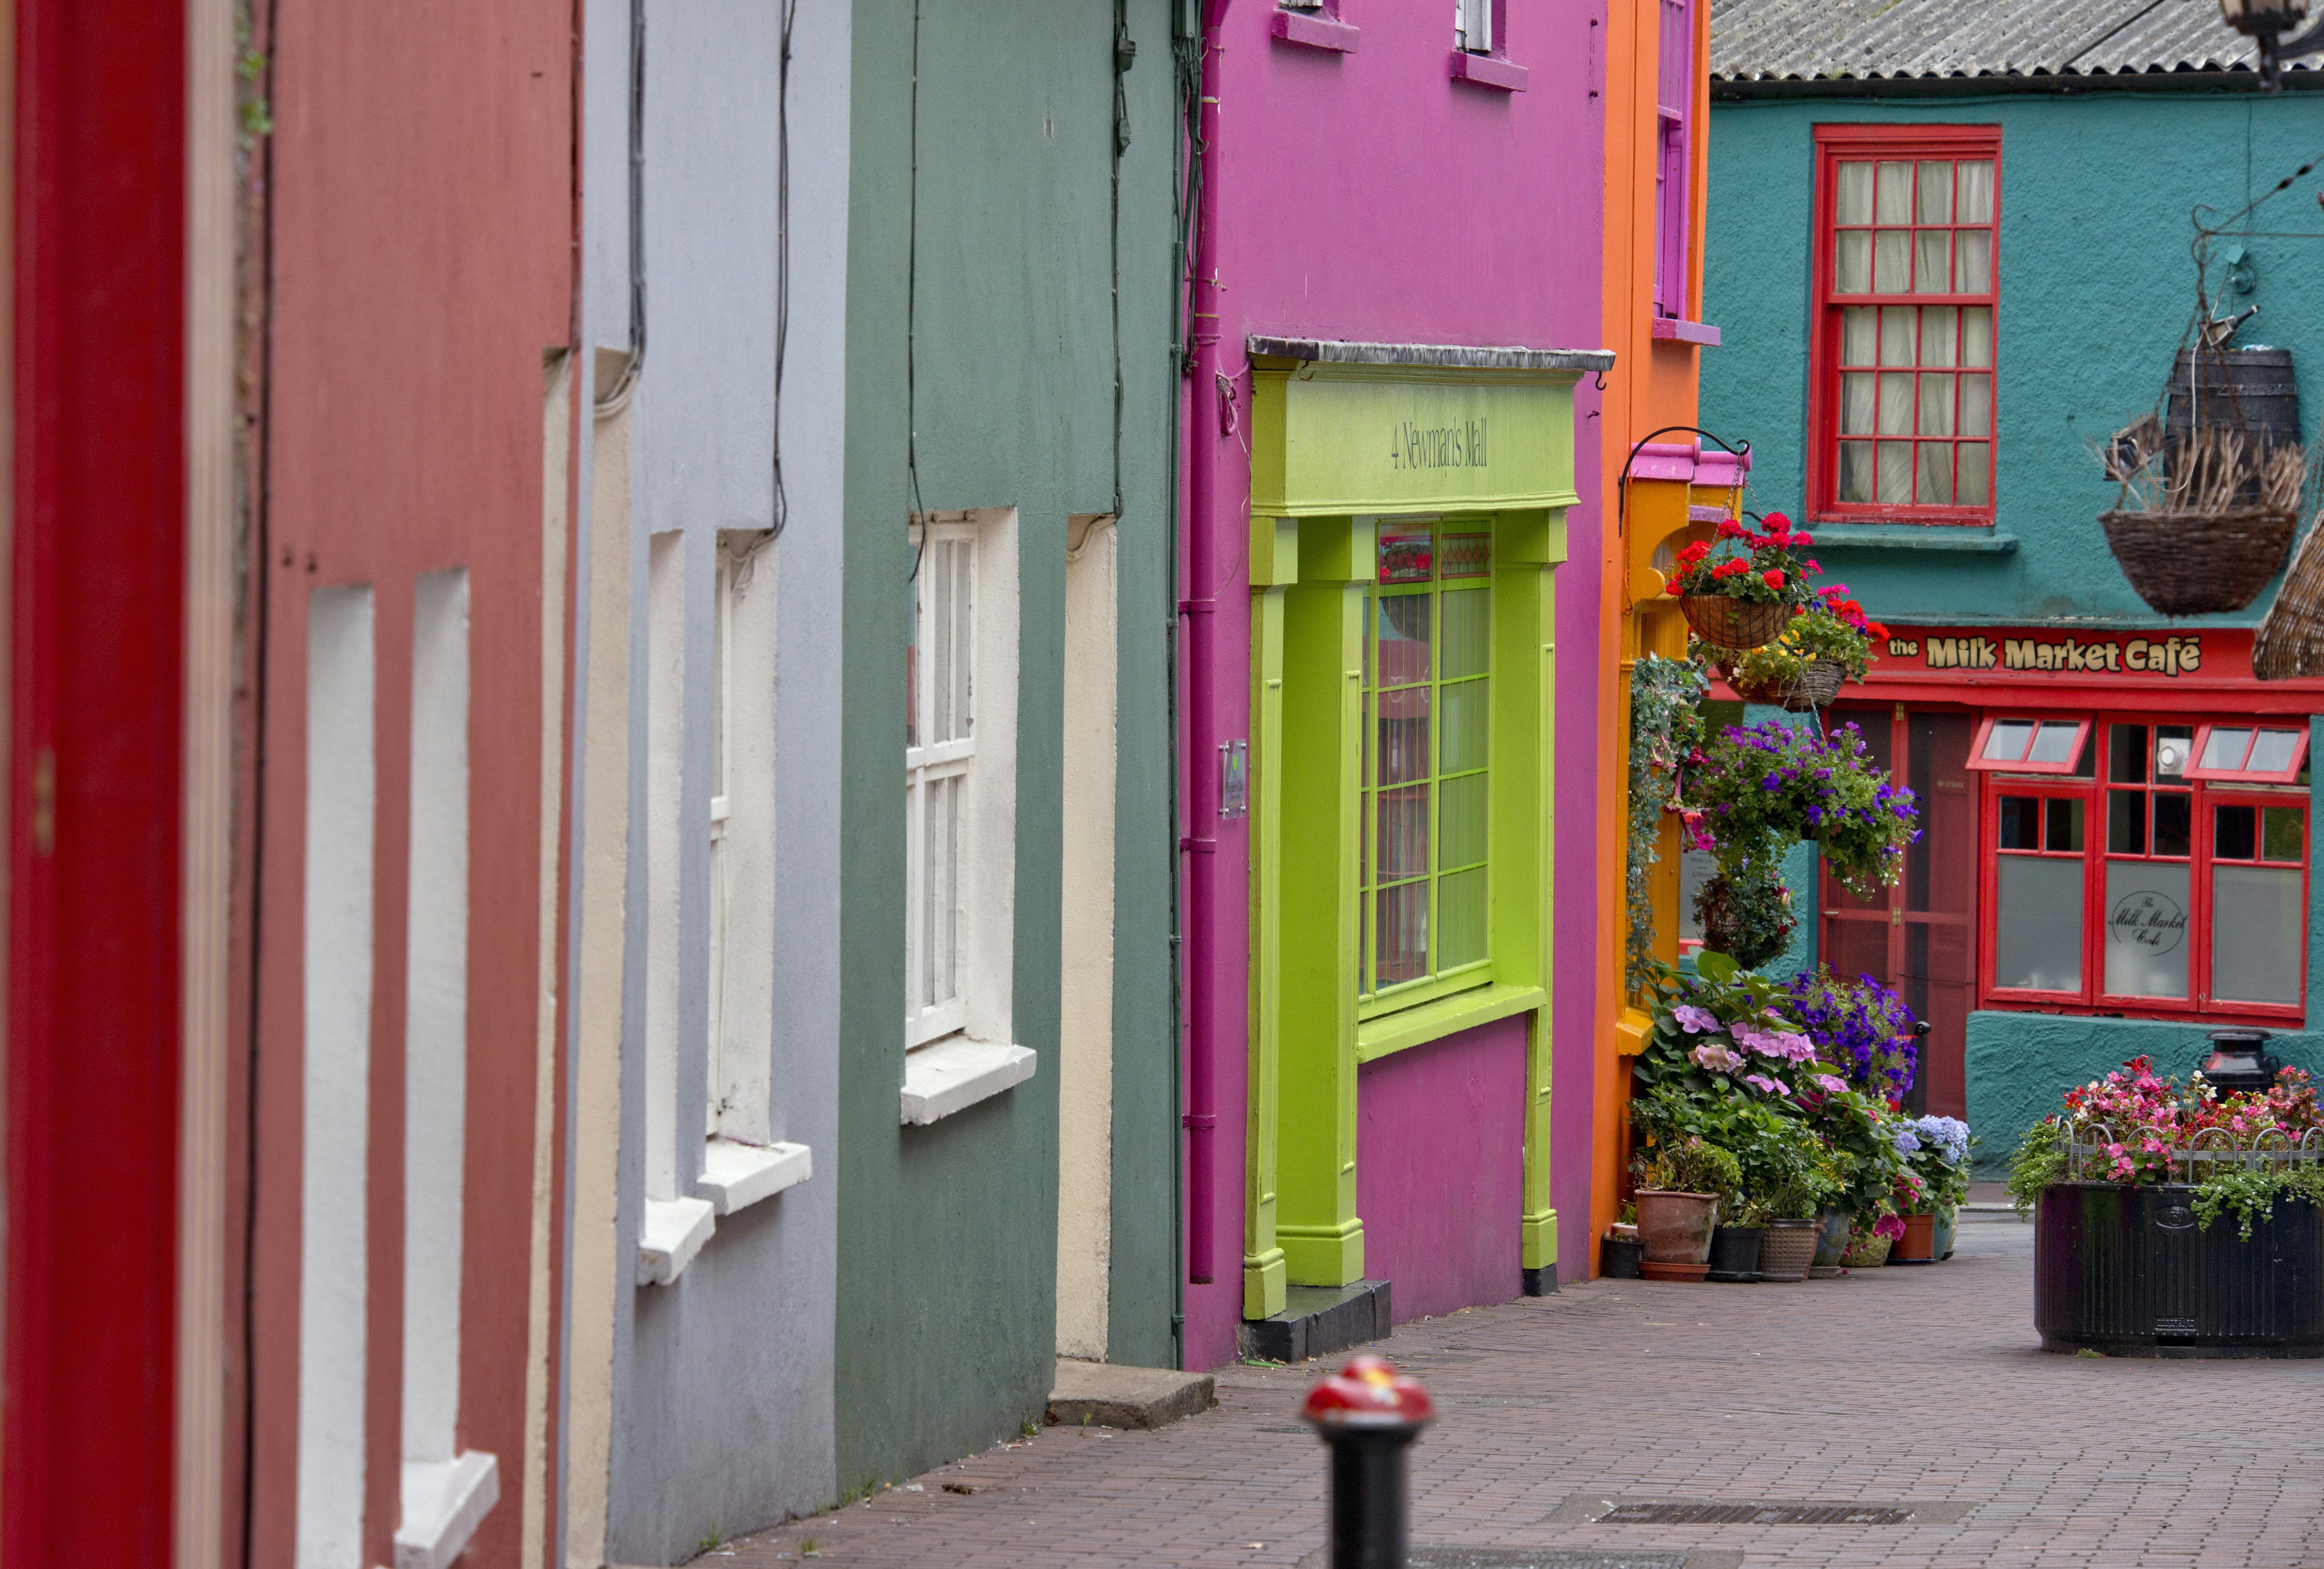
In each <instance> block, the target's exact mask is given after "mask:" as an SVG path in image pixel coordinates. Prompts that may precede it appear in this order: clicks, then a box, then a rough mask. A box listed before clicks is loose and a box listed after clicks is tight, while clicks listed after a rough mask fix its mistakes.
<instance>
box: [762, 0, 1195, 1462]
mask: <svg viewBox="0 0 2324 1569" xmlns="http://www.w3.org/2000/svg"><path fill="white" fill-rule="evenodd" d="M914 19H915V5H913V4H909V3H907V0H862V3H860V4H858V5H857V6H856V8H855V22H854V29H855V31H854V59H853V73H852V84H853V107H852V122H853V144H852V146H851V149H850V154H849V155H850V160H851V164H850V188H851V194H850V218H849V233H848V246H849V256H848V280H849V287H848V306H847V309H848V322H847V329H848V361H847V386H846V391H845V399H846V411H847V427H846V448H847V450H846V487H847V488H846V512H847V520H846V521H847V530H846V531H847V547H846V549H847V558H846V589H845V609H844V614H845V626H846V633H845V636H846V646H847V658H846V660H845V666H844V671H845V673H844V702H845V720H844V726H845V729H844V734H845V740H844V756H843V759H842V772H843V775H844V790H845V797H846V798H845V801H844V807H843V813H844V824H845V843H846V846H847V848H846V860H845V863H844V882H843V895H842V899H843V904H842V915H841V919H842V926H843V933H842V937H843V941H844V946H845V953H846V963H845V970H844V976H845V978H844V994H843V999H842V1025H841V1029H842V1041H841V1054H842V1060H841V1082H840V1100H841V1105H840V1119H841V1121H840V1136H839V1149H838V1162H837V1164H838V1172H837V1177H838V1182H839V1186H840V1197H839V1203H840V1238H841V1244H840V1250H839V1279H838V1330H837V1334H838V1352H837V1372H836V1382H837V1389H836V1406H837V1422H838V1431H837V1435H836V1449H837V1471H838V1476H839V1481H840V1482H841V1485H842V1486H844V1487H845V1486H853V1485H856V1484H858V1483H860V1482H862V1481H865V1480H867V1479H871V1478H886V1479H892V1478H897V1477H900V1476H904V1475H908V1474H909V1473H911V1472H917V1471H920V1470H924V1469H926V1468H927V1467H928V1466H930V1465H933V1464H936V1463H941V1462H943V1461H945V1460H948V1459H951V1458H953V1457H954V1456H957V1455H959V1454H964V1453H968V1452H970V1451H973V1450H975V1449H979V1448H982V1447H983V1446H985V1445H987V1444H991V1443H993V1442H994V1441H995V1440H998V1439H1001V1438H1010V1437H1014V1436H1016V1435H1017V1434H1018V1431H1019V1427H1020V1426H1021V1425H1022V1424H1023V1423H1025V1422H1027V1421H1030V1420H1037V1419H1038V1417H1039V1416H1040V1413H1041V1411H1042V1408H1043V1407H1044V1405H1045V1403H1046V1400H1047V1394H1048V1390H1049V1385H1050V1378H1051V1371H1052V1366H1053V1358H1054V1355H1055V1337H1056V1301H1055V1293H1056V1269H1055V1252H1056V1183H1057V1159H1056V1139H1057V1079H1056V1049H1057V1007H1058V952H1059V933H1058V929H1057V923H1058V914H1057V912H1058V897H1059V879H1060V865H1059V862H1060V854H1061V846H1060V831H1061V828H1060V818H1059V812H1060V809H1061V808H1060V783H1059V781H1060V770H1061V763H1062V746H1061V735H1060V725H1061V719H1060V715H1061V713H1062V702H1063V673H1062V646H1063V620H1064V588H1065V526H1066V520H1067V518H1068V516H1069V515H1070V514H1073V513H1076V512H1110V511H1111V510H1112V508H1113V504H1114V503H1113V494H1114V431H1115V425H1114V365H1113V349H1112V345H1113V327H1112V315H1111V312H1112V272H1111V266H1112V263H1111V258H1110V244H1109V240H1110V224H1111V217H1110V198H1111V176H1112V145H1113V91H1114V89H1113V17H1112V7H1111V6H1107V5H1091V4H1086V3H1081V4H1076V3H1074V0H1009V3H1007V4H993V3H991V0H919V4H918V33H919V37H918V135H917V143H918V174H917V179H916V178H915V175H914V172H913V167H912V166H913V152H914V141H915V138H914V135H913V129H912V127H913V119H914V103H913V98H914V86H913V76H914V72H913V33H914V25H915V20H914ZM1130 28H1131V32H1132V35H1133V36H1134V37H1135V38H1136V40H1137V42H1138V44H1139V60H1138V62H1137V65H1136V67H1135V68H1134V69H1132V71H1131V72H1130V77H1129V78H1128V80H1127V83H1126V84H1125V85H1126V87H1127V88H1128V91H1129V97H1130V108H1131V114H1132V116H1133V136H1132V141H1131V145H1130V151H1129V152H1128V154H1127V155H1126V157H1125V158H1124V160H1123V181H1122V198H1121V219H1120V222H1121V229H1120V255H1121V259H1122V269H1123V270H1122V279H1121V312H1122V316H1121V343H1122V354H1123V365H1122V376H1123V382H1124V385H1125V398H1126V407H1125V411H1124V420H1123V425H1122V438H1121V487H1122V497H1123V503H1122V525H1121V529H1120V575H1121V613H1122V614H1121V623H1122V635H1121V659H1120V670H1121V680H1122V683H1123V686H1122V691H1123V700H1122V704H1121V716H1122V727H1121V740H1120V747H1121V753H1120V764H1119V775H1120V779H1119V787H1118V788H1119V791H1120V800H1119V813H1120V817H1119V822H1120V828H1119V836H1120V843H1122V844H1124V845H1126V846H1128V847H1129V854H1128V855H1127V856H1126V858H1125V860H1124V862H1123V863H1122V864H1121V866H1120V870H1119V872H1118V881H1117V888H1116V903H1117V909H1119V910H1120V912H1122V918H1121V919H1122V924H1121V925H1120V928H1119V929H1118V931H1117V941H1116V965H1117V970H1118V974H1119V981H1118V991H1117V999H1118V1001H1117V1011H1116V1045H1117V1066H1116V1069H1115V1079H1114V1084H1115V1094H1116V1097H1117V1101H1116V1104H1117V1138H1116V1144H1115V1154H1116V1180H1115V1192H1116V1195H1117V1200H1116V1205H1115V1210H1116V1227H1115V1236H1114V1253H1113V1270H1114V1281H1115V1306H1114V1311H1113V1321H1114V1330H1113V1334H1114V1339H1115V1342H1116V1345H1115V1348H1114V1349H1115V1354H1116V1355H1117V1356H1120V1357H1122V1358H1124V1359H1126V1360H1138V1361H1148V1362H1153V1361H1166V1362H1167V1361H1168V1358H1169V1282H1170V1274H1171V1269H1172V1263H1171V1257H1170V1254H1171V1246H1170V1227H1169V1209H1168V1205H1169V1170H1168V1154H1169V1143H1168V1140H1169V1137H1170V1134H1169V1131H1168V1129H1169V1117H1168V1105H1169V1076H1168V1067H1169V1051H1168V997H1169V955H1168V945H1167V929H1166V928H1167V908H1168V898H1167V891H1168V885H1167V877H1168V875H1169V872H1170V864H1169V859H1168V855H1167V844H1168V843H1169V840H1168V829H1167V813H1166V810H1165V800H1166V791H1167V777H1168V774H1167V770H1168V761H1167V759H1168V752H1167V748H1168V734H1167V725H1165V723H1164V719H1163V702H1162V688H1161V685H1160V673H1161V671H1162V669H1163V659H1164V655H1163V649H1162V640H1163V638H1164V636H1165V634H1166V632H1167V625H1168V623H1167V614H1168V611H1169V607H1170V605H1171V591H1170V587H1169V578H1168V575H1167V569H1168V565H1169V562H1170V559H1171V554H1170V544H1169V539H1170V534H1169V497H1168V491H1167V475H1168V472H1169V464H1168V455H1169V448H1168V435H1167V406H1168V405H1167V399H1168V398H1169V397H1170V396H1171V395H1172V394H1173V392H1175V386H1176V383H1175V381H1174V379H1173V378H1172V377H1171V375H1170V374H1169V370H1168V365H1167V351H1168V344H1169V336H1170V328H1169V309H1170V290H1169V281H1168V277H1169V265H1170V254H1171V253H1170V235H1171V220H1170V206H1169V188H1170V169H1171V138H1170V126H1171V108H1170V95H1169V90H1168V89H1169V53H1168V36H1167V7H1166V5H1164V4H1163V3H1162V0H1132V4H1131V5H1130ZM808 155H809V156H812V152H811V151H810V152H809V153H808ZM916 186H917V201H918V289H917V294H918V299H917V303H916V306H915V305H913V304H911V303H910V301H909V299H908V295H909V284H910V277H911V271H912V269H911V268H910V266H909V265H908V262H909V252H910V248H911V231H910V216H911V212H912V208H913V203H914V191H915V187H916ZM908 315H912V316H916V318H917V328H918V330H917V334H916V337H917V346H916V347H914V348H912V349H911V351H910V362H911V363H910V376H911V380H912V381H913V382H914V383H916V392H915V395H914V398H913V404H912V406H913V407H914V408H915V409H916V411H917V418H916V420H915V421H914V423H916V425H917V429H918V496H919V503H918V504H921V505H925V506H926V507H927V508H928V509H930V510H939V511H941V510H950V509H954V508H961V507H1010V506H1013V507H1015V508H1017V509H1019V561H1020V566H1019V625H1020V628H1021V633H1020V642H1019V660H1020V671H1019V693H1018V726H1019V741H1018V756H1017V780H1018V815H1017V849H1016V931H1015V974H1014V978H1013V1010H1014V1022H1013V1033H1014V1035H1015V1037H1016V1038H1017V1041H1018V1042H1019V1044H1021V1045H1024V1046H1028V1047H1030V1048H1033V1049H1034V1050H1035V1051H1037V1052H1038V1053H1040V1054H1041V1057H1042V1066H1041V1069H1040V1071H1039V1072H1038V1073H1037V1075H1035V1077H1034V1078H1033V1079H1031V1080H1030V1081H1029V1082H1028V1083H1026V1084H1020V1085H1019V1086H1017V1087H1016V1088H1014V1089H1012V1090H1010V1091H1007V1092H1005V1093H1003V1094H1001V1095H999V1096H996V1097H995V1098H993V1099H991V1100H990V1101H987V1102H984V1103H982V1104H979V1105H976V1106H973V1107H971V1108H969V1109H968V1110H966V1111H964V1112H958V1113H955V1114H954V1115H953V1116H951V1117H947V1118H945V1119H944V1120H943V1121H939V1122H937V1123H936V1124H935V1125H933V1126H931V1127H927V1128H914V1129H903V1128H899V1126H898V1121H897V1095H898V1091H899V1086H900V1084H901V1082H902V1077H903V1031H902V1017H901V1013H900V1011H899V1010H900V1004H901V999H902V996H903V953H902V936H903V909H904V840H903V814H902V808H903V791H902V789H901V785H902V780H901V777H900V770H901V763H902V758H901V755H900V750H899V749H900V745H901V741H902V736H903V724H904V715H903V695H904V646H905V636H906V627H907V616H908V607H909V604H910V600H909V587H908V581H907V578H908V572H909V571H910V568H911V551H910V548H909V546H908V541H907V538H906V520H907V517H908V514H909V512H911V511H912V509H913V507H914V504H915V503H914V501H913V499H912V494H911V485H910V477H909V473H908V422H907V356H908V344H907V331H906V324H907V319H908ZM795 395H796V394H795ZM1125 1122H1126V1123H1129V1124H1131V1126H1130V1128H1129V1130H1128V1131H1129V1135H1130V1136H1129V1137H1127V1138H1124V1137H1123V1136H1122V1127H1121V1125H1122V1124H1123V1123H1125ZM1125 1287H1127V1289H1125Z"/></svg>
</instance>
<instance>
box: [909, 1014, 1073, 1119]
mask: <svg viewBox="0 0 2324 1569" xmlns="http://www.w3.org/2000/svg"><path fill="white" fill-rule="evenodd" d="M1038 1066H1040V1057H1039V1056H1038V1055H1037V1053H1035V1052H1034V1051H1033V1050H1031V1049H1030V1048H1027V1047H1022V1046H1003V1045H1000V1044H998V1043H996V1042H993V1041H989V1040H973V1039H971V1038H969V1037H967V1036H965V1035H947V1036H945V1038H943V1039H942V1040H932V1041H930V1042H928V1043H927V1045H926V1046H918V1047H914V1048H912V1049H911V1050H909V1051H908V1052H906V1053H905V1054H904V1094H903V1121H904V1124H905V1126H907V1127H919V1128H924V1127H926V1126H927V1124H929V1123H930V1122H934V1121H937V1120H939V1119H941V1118H945V1117H949V1116H951V1115H952V1114H953V1113H954V1112H957V1111H961V1110H963V1109H964V1108H965V1107H969V1106H973V1105H974V1104H976V1103H977V1102H979V1101H986V1100H991V1098H992V1097H993V1096H995V1095H997V1094H1000V1093H1001V1091H1003V1090H1005V1089H1010V1088H1011V1087H1013V1086H1015V1085H1018V1084H1023V1083H1024V1082H1025V1081H1026V1080H1027V1079H1029V1078H1031V1077H1032V1076H1033V1073H1034V1070H1035V1069H1036V1068H1037V1067H1038Z"/></svg>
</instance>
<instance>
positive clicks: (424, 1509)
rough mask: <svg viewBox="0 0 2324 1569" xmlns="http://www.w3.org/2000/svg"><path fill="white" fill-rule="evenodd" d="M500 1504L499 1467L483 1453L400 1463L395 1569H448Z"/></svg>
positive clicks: (468, 1453) (477, 1450) (469, 1451)
mask: <svg viewBox="0 0 2324 1569" xmlns="http://www.w3.org/2000/svg"><path fill="white" fill-rule="evenodd" d="M500 1500H501V1468H500V1463H499V1462H498V1461H497V1460H495V1459H493V1456H491V1455H489V1454H485V1453H484V1452H483V1451H482V1450H479V1449H471V1450H468V1451H467V1452H466V1453H465V1454H460V1455H458V1456H457V1457H455V1458H454V1459H451V1460H407V1461H405V1462H404V1463H403V1519H402V1523H401V1525H399V1526H397V1527H395V1569H450V1566H451V1564H452V1561H453V1560H454V1559H455V1558H457V1557H458V1556H459V1555H460V1554H461V1553H462V1551H463V1550H465V1549H466V1547H467V1546H468V1539H469V1538H470V1537H474V1536H475V1534H476V1527H478V1526H481V1525H483V1524H484V1517H485V1516H486V1515H488V1514H490V1513H492V1512H493V1505H494V1504H496V1503H498V1502H500Z"/></svg>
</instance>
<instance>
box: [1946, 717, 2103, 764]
mask: <svg viewBox="0 0 2324 1569" xmlns="http://www.w3.org/2000/svg"><path fill="white" fill-rule="evenodd" d="M2089 739H2090V722H2089V720H2087V719H2043V718H2034V717H2023V718H2020V717H2010V716H2004V715H1994V716H1993V717H1990V718H1988V719H1987V720H1985V721H1984V722H1983V723H1981V724H1979V725H1978V727H1977V742H1976V743H1975V744H1974V745H1972V746H1971V747H1970V748H1969V763H1968V766H1969V768H1971V769H1974V770H1976V771H1978V772H1980V773H1985V772H1992V771H2001V772H2004V773H2072V772H2073V771H2075V770H2076V769H2077V768H2078V767H2079V766H2080V762H2081V757H2082V751H2083V749H2084V748H2085V747H2087V746H2088V745H2089Z"/></svg>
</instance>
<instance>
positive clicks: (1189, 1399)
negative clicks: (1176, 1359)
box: [1049, 1357, 1218, 1427]
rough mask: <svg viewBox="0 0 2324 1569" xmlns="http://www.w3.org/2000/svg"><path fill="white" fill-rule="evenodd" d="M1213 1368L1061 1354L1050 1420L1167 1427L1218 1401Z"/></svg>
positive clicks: (1051, 1395) (1067, 1423) (1075, 1424)
mask: <svg viewBox="0 0 2324 1569" xmlns="http://www.w3.org/2000/svg"><path fill="white" fill-rule="evenodd" d="M1215 1388H1216V1380H1213V1378H1212V1377H1211V1375H1210V1374H1208V1373H1181V1372H1174V1371H1171V1370H1170V1369H1168V1368H1133V1367H1127V1366H1124V1365H1123V1364H1121V1363H1120V1362H1085V1361H1080V1360H1078V1359H1076V1358H1074V1357H1059V1358H1058V1359H1057V1376H1056V1386H1055V1388H1053V1389H1051V1390H1050V1391H1049V1420H1050V1421H1051V1422H1052V1423H1054V1424H1057V1425H1060V1426H1070V1427H1088V1426H1094V1427H1163V1426H1168V1425H1169V1424H1171V1423H1173V1422H1176V1420H1177V1419H1178V1418H1179V1417H1191V1416H1193V1415H1194V1413H1195V1412H1197V1411H1207V1410H1209V1409H1210V1408H1211V1407H1213V1406H1215V1405H1217V1404H1218V1399H1217V1397H1216V1396H1215V1395H1214V1394H1213V1389H1215Z"/></svg>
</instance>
